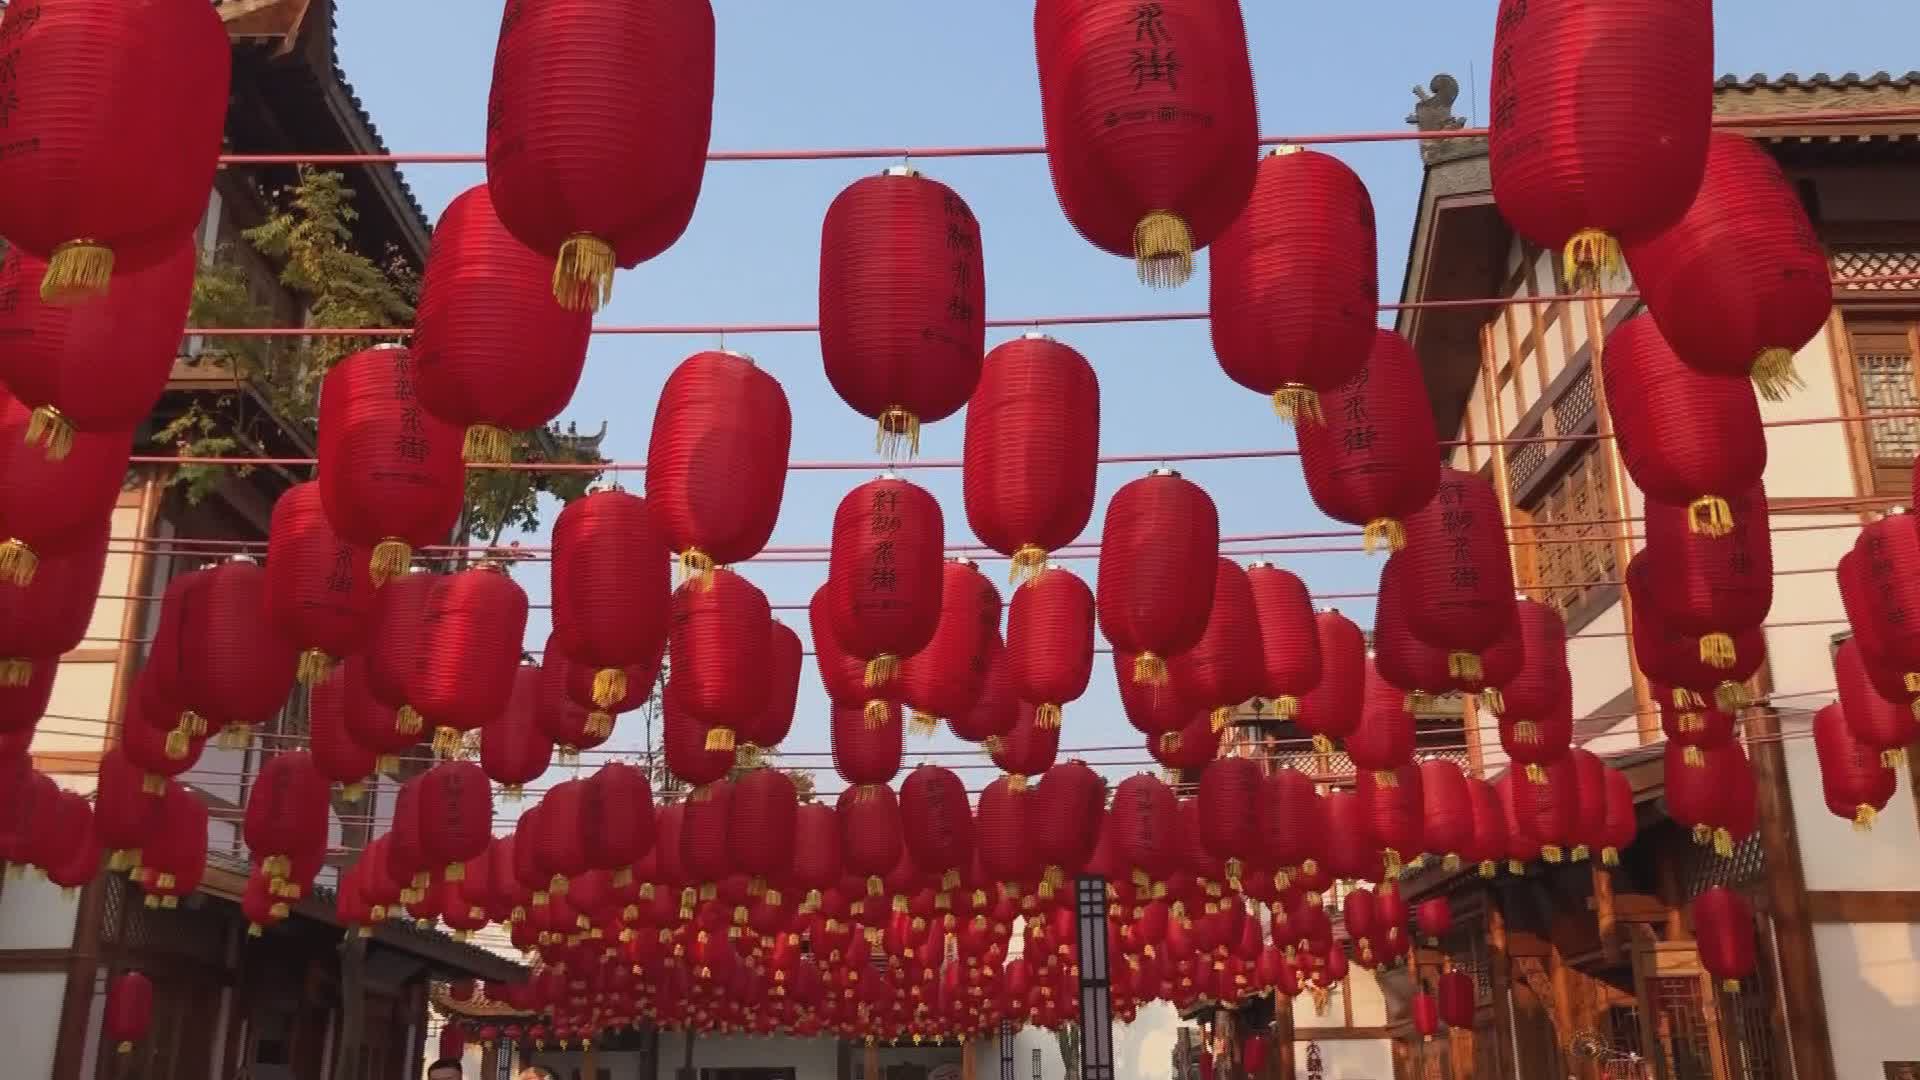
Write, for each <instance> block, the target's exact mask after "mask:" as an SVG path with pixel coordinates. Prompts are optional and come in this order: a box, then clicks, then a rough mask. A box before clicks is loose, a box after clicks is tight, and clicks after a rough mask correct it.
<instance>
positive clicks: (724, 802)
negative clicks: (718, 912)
mask: <svg viewBox="0 0 1920 1080" xmlns="http://www.w3.org/2000/svg"><path fill="white" fill-rule="evenodd" d="M686 808H687V809H686V815H685V816H684V817H682V818H681V819H680V865H681V867H682V869H684V870H685V871H686V875H687V880H688V882H689V883H691V884H693V885H695V886H697V887H698V888H699V890H700V899H702V900H712V899H714V897H715V896H717V895H718V891H719V883H720V882H721V881H724V880H725V879H726V878H727V876H728V875H730V874H732V873H733V871H734V863H733V845H732V843H731V842H730V836H731V820H732V817H733V781H731V780H717V781H715V782H714V783H711V784H708V785H707V786H705V787H703V788H700V789H699V790H698V791H695V792H694V793H693V794H692V795H691V796H690V797H689V798H688V799H687V801H686Z"/></svg>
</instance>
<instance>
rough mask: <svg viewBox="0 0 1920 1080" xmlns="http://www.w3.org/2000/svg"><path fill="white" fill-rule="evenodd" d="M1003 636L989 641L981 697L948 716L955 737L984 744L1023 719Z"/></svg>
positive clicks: (996, 634)
mask: <svg viewBox="0 0 1920 1080" xmlns="http://www.w3.org/2000/svg"><path fill="white" fill-rule="evenodd" d="M1006 652H1007V650H1006V646H1005V645H1004V644H1002V642H1001V641H1000V635H999V634H998V633H995V634H993V635H991V637H990V638H989V640H988V642H987V653H986V656H987V673H986V675H985V677H984V681H983V682H982V683H981V685H980V696H979V698H978V699H976V700H975V701H974V703H973V708H971V709H968V710H967V711H966V712H964V713H962V714H960V715H958V716H949V717H947V728H948V730H950V731H952V732H953V734H954V737H955V738H959V739H964V740H966V741H967V742H970V743H984V742H986V741H987V740H988V739H993V738H997V737H1001V736H1004V735H1006V734H1007V733H1008V732H1010V731H1012V730H1013V726H1014V725H1015V724H1017V723H1019V722H1020V716H1021V709H1020V698H1019V695H1018V694H1017V692H1016V691H1015V690H1014V686H1013V675H1012V672H1011V669H1010V667H1009V661H1008V659H1007V655H1006Z"/></svg>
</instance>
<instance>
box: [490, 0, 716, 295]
mask: <svg viewBox="0 0 1920 1080" xmlns="http://www.w3.org/2000/svg"><path fill="white" fill-rule="evenodd" d="M635 56H645V57H647V58H648V60H647V62H646V63H644V64H636V63H633V62H632V60H633V57H635ZM713 78H714V28H713V8H712V5H710V4H709V3H707V2H706V0H692V2H690V3H681V2H678V0H638V2H630V3H622V4H619V5H617V6H611V7H610V6H608V5H605V4H599V3H594V2H592V0H523V2H522V3H517V4H515V5H513V6H512V7H510V8H508V9H507V10H506V12H505V14H504V15H503V16H502V18H501V22H500V38H499V44H498V46H497V47H496V49H495V51H494V57H493V84H492V88H491V91H490V93H489V96H488V99H487V187H488V188H489V189H490V190H491V191H492V193H493V203H494V208H495V210H496V211H497V212H498V213H499V215H500V220H501V221H503V222H505V223H506V226H507V228H509V229H511V230H512V231H513V234H514V235H515V236H517V237H519V238H520V241H521V242H522V243H524V244H526V245H527V246H528V247H530V248H532V249H533V250H535V251H537V252H539V253H540V254H542V255H544V256H547V257H549V258H555V259H556V260H557V264H556V266H555V267H554V272H553V278H552V283H553V293H554V296H555V297H556V298H557V299H558V300H559V301H560V302H561V304H562V305H564V306H566V307H569V308H588V309H593V310H597V309H599V308H600V307H601V306H603V305H604V304H605V303H606V302H607V299H608V296H609V294H610V292H611V290H612V279H613V268H614V267H615V266H621V267H627V268H631V267H634V266H637V265H639V264H640V263H642V262H644V261H646V260H648V259H651V258H653V257H654V256H656V255H659V254H660V253H661V252H663V251H665V250H666V249H667V248H669V247H671V246H672V245H673V243H674V241H676V240H678V239H679V238H680V234H681V233H683V232H684V231H686V227H687V222H688V221H689V220H691V219H692V217H693V208H694V204H695V203H696V202H698V201H699V198H700V185H701V181H702V180H703V179H704V177H705V175H706V156H707V145H708V139H709V137H710V136H711V133H712V127H713Z"/></svg>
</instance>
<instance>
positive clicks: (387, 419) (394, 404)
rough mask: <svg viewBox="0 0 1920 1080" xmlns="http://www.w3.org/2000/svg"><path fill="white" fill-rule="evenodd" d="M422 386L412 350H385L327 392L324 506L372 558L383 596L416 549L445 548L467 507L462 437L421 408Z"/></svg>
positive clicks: (339, 371) (339, 376)
mask: <svg viewBox="0 0 1920 1080" xmlns="http://www.w3.org/2000/svg"><path fill="white" fill-rule="evenodd" d="M418 378H419V369H418V367H417V365H416V364H415V362H414V359H413V354H412V353H411V352H409V351H408V350H407V349H406V348H404V347H402V346H399V345H376V346H374V347H373V348H371V349H366V350H363V351H361V352H357V353H355V354H353V355H352V356H349V357H347V358H346V359H344V360H342V361H340V362H339V363H337V364H335V365H334V366H333V367H332V368H331V369H330V370H329V371H328V372H327V377H326V379H325V380H324V381H323V382H322V384H321V387H320V396H321V398H322V399H323V400H325V401H326V407H325V408H323V409H321V410H320V463H321V464H320V498H321V502H322V504H323V505H324V506H325V507H326V511H327V520H328V521H329V522H330V523H332V525H333V529H334V532H336V533H338V534H339V535H340V537H341V539H343V540H345V541H347V542H348V543H351V544H356V545H359V546H362V547H368V548H371V549H372V551H373V554H372V558H371V562H370V563H369V569H370V571H371V574H372V579H373V584H374V587H376V588H378V587H380V586H382V585H385V584H386V583H387V582H389V581H391V580H393V579H394V578H396V577H399V576H400V575H401V574H403V573H405V571H406V569H407V564H408V563H409V562H411V561H412V559H413V550H414V549H415V548H418V547H424V546H426V545H428V544H438V543H443V542H445V540H446V538H447V537H448V536H449V535H451V534H452V532H453V528H454V525H455V524H456V523H457V522H458V521H459V519H460V510H461V507H462V506H463V504H464V501H465V498H466V476H465V471H464V469H463V468H462V467H461V462H460V440H461V435H460V431H459V429H458V428H455V427H454V426H452V425H450V424H448V423H446V422H445V421H443V420H441V419H439V418H438V417H436V416H434V415H433V414H432V413H430V412H427V411H426V410H425V409H424V408H423V407H422V406H421V403H420V396H419V392H418V385H417V380H418Z"/></svg>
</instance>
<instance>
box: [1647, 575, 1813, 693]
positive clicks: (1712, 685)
mask: <svg viewBox="0 0 1920 1080" xmlns="http://www.w3.org/2000/svg"><path fill="white" fill-rule="evenodd" d="M1650 551H1651V549H1648V548H1642V549H1641V550H1640V551H1638V552H1636V553H1635V554H1634V556H1633V558H1632V559H1630V560H1628V562H1627V573H1626V579H1627V595H1628V596H1629V597H1630V598H1631V599H1632V601H1633V621H1632V624H1631V625H1630V626H1629V627H1628V631H1629V633H1631V634H1632V636H1633V656H1634V659H1635V660H1636V661H1637V662H1638V663H1639V665H1640V670H1641V671H1642V672H1644V673H1645V674H1646V676H1647V677H1648V678H1649V679H1652V680H1653V681H1655V682H1660V683H1666V684H1667V685H1668V686H1670V687H1672V688H1674V693H1673V694H1672V695H1670V697H1671V700H1672V701H1673V702H1674V703H1675V704H1677V705H1683V706H1686V707H1688V708H1697V707H1700V706H1701V705H1703V704H1705V703H1708V702H1711V703H1713V704H1715V705H1717V706H1718V707H1719V708H1721V709H1724V710H1729V711H1732V710H1737V709H1740V708H1742V707H1744V706H1745V705H1747V704H1748V702H1749V701H1750V700H1751V697H1752V693H1751V690H1750V689H1749V688H1748V687H1747V685H1746V683H1747V681H1748V680H1749V679H1751V678H1752V677H1753V676H1754V675H1755V674H1757V673H1758V672H1759V670H1760V665H1761V664H1762V663H1764V662H1765V660H1766V652H1767V645H1766V631H1765V630H1763V629H1761V628H1760V627H1759V626H1757V625H1755V626H1749V627H1745V628H1742V629H1739V630H1734V631H1732V632H1731V635H1730V640H1731V642H1732V649H1731V652H1730V653H1729V651H1728V648H1727V644H1726V642H1716V643H1713V644H1711V645H1707V644H1705V643H1706V639H1705V638H1704V637H1703V636H1702V635H1699V634H1689V633H1687V632H1686V631H1684V630H1682V629H1680V628H1679V627H1676V626H1673V625H1671V624H1669V623H1668V622H1667V621H1666V620H1665V619H1664V618H1663V617H1662V616H1661V615H1659V614H1658V608H1657V606H1656V605H1655V604H1654V602H1653V600H1652V595H1653V593H1654V591H1655V590H1656V589H1657V588H1658V581H1657V576H1656V575H1655V573H1654V572H1653V564H1652V560H1651V559H1650V557H1649V555H1650ZM1842 562H1843V564H1844V562H1845V560H1844V559H1843V560H1842ZM1703 646H1704V647H1703ZM1729 657H1731V661H1732V662H1731V664H1729V663H1728V660H1729Z"/></svg>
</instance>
